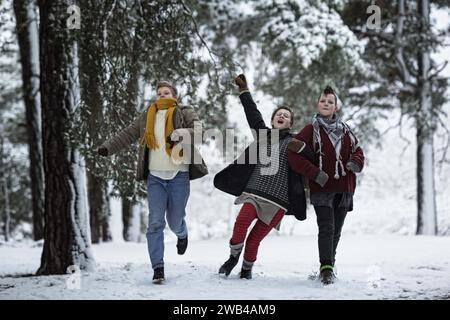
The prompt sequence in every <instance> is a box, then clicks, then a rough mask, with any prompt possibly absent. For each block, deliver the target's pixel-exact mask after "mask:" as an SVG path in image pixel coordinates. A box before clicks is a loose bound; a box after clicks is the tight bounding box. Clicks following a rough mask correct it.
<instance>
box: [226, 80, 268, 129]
mask: <svg viewBox="0 0 450 320" xmlns="http://www.w3.org/2000/svg"><path fill="white" fill-rule="evenodd" d="M234 81H235V83H236V84H237V85H238V87H239V92H240V94H239V99H240V100H241V103H242V105H243V106H244V112H245V116H246V118H247V122H248V125H249V126H250V128H251V129H254V130H256V131H257V132H258V130H259V129H270V128H269V127H267V126H266V124H265V122H264V120H263V118H262V115H261V112H259V110H258V106H257V105H256V103H255V101H253V97H252V95H251V94H250V91H249V90H248V85H247V80H246V78H245V76H244V75H243V74H240V75H239V76H237V77H236V78H235V79H234Z"/></svg>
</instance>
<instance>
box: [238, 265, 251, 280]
mask: <svg viewBox="0 0 450 320" xmlns="http://www.w3.org/2000/svg"><path fill="white" fill-rule="evenodd" d="M252 268H253V262H247V261H245V260H244V262H243V263H242V269H241V274H240V278H241V279H248V280H250V279H251V278H252Z"/></svg>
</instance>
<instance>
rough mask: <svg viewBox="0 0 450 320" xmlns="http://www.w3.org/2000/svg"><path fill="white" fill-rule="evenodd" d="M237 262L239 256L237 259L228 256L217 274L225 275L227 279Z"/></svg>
mask: <svg viewBox="0 0 450 320" xmlns="http://www.w3.org/2000/svg"><path fill="white" fill-rule="evenodd" d="M238 261H239V255H238V256H237V257H235V256H233V255H231V254H230V258H229V259H228V260H227V261H225V263H224V264H223V265H222V266H221V267H220V269H219V274H225V275H226V276H227V277H228V276H229V274H230V273H231V271H232V270H233V268H234V267H235V266H236V265H237V263H238Z"/></svg>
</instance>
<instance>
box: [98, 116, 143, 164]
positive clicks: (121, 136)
mask: <svg viewBox="0 0 450 320" xmlns="http://www.w3.org/2000/svg"><path fill="white" fill-rule="evenodd" d="M142 117H145V112H144V113H142V114H141V115H140V116H139V117H137V118H136V119H135V120H134V121H133V123H132V124H130V125H129V126H128V127H126V128H125V129H123V130H122V131H120V132H119V133H118V134H116V135H115V136H113V137H112V138H110V139H108V140H107V141H105V142H104V143H103V144H102V145H101V146H100V147H104V148H106V149H107V150H108V155H113V154H116V153H118V152H120V151H121V150H123V149H125V148H127V147H129V146H130V145H131V144H132V143H134V142H135V141H136V140H138V139H139V135H140V134H139V123H140V121H141V118H142Z"/></svg>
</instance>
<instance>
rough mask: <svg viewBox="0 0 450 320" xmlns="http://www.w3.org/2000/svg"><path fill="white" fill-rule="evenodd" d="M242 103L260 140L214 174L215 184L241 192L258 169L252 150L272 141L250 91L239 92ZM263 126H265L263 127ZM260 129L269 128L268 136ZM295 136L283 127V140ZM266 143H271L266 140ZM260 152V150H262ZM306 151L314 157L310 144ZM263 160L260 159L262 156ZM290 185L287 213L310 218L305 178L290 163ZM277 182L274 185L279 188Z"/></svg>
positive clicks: (223, 188)
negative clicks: (261, 134)
mask: <svg viewBox="0 0 450 320" xmlns="http://www.w3.org/2000/svg"><path fill="white" fill-rule="evenodd" d="M239 98H240V99H241V103H242V105H243V106H244V111H245V115H246V117H247V122H248V124H249V126H250V128H251V129H254V130H256V132H257V136H256V140H255V141H254V142H253V143H252V144H251V145H250V146H249V147H247V148H246V149H245V151H244V152H243V153H242V154H241V155H240V156H239V157H238V158H237V159H235V160H234V161H233V163H231V164H230V165H228V166H227V167H226V168H225V169H223V170H222V171H220V172H219V173H217V174H216V176H215V177H214V186H215V187H216V188H217V189H219V190H221V191H223V192H226V193H228V194H231V195H234V196H239V195H241V194H242V192H243V191H244V190H245V188H246V187H247V185H248V181H249V179H250V177H251V175H252V173H253V171H254V169H255V166H256V164H255V163H253V162H251V161H249V160H250V150H254V148H255V147H256V148H259V147H260V142H261V141H270V136H271V135H272V130H276V129H270V128H269V127H267V126H266V124H265V123H264V120H263V118H262V116H261V113H260V112H259V110H258V108H257V106H256V104H255V102H254V101H253V98H252V96H251V94H250V92H243V93H241V95H240V96H239ZM260 129H265V130H261V131H260ZM260 132H265V134H264V136H260ZM288 136H289V137H292V136H293V135H291V133H290V132H289V130H279V138H280V140H283V138H286V137H288ZM264 147H267V146H266V145H265V144H264ZM257 154H259V151H258V153H257ZM302 155H303V156H305V157H307V158H311V159H313V154H312V151H311V150H310V149H309V148H305V149H304V150H303V151H302ZM258 161H259V159H258ZM287 179H288V181H287V186H288V200H289V203H288V208H287V212H286V215H294V216H295V218H296V219H298V220H305V219H306V196H305V190H304V178H303V176H302V175H300V174H297V173H296V172H294V171H293V170H292V169H291V168H290V167H288V174H287ZM276 187H277V186H273V188H276Z"/></svg>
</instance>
